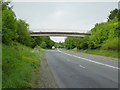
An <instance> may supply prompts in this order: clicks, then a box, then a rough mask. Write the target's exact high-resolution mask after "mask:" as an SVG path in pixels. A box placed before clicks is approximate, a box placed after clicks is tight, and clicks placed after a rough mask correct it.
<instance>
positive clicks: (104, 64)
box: [58, 50, 120, 69]
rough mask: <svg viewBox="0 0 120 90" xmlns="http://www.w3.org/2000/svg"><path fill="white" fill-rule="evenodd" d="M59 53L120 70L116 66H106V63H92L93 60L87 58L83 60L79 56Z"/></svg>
mask: <svg viewBox="0 0 120 90" xmlns="http://www.w3.org/2000/svg"><path fill="white" fill-rule="evenodd" d="M58 51H59V52H61V53H63V54H66V55H69V56H73V57H76V58H80V59H84V60H86V61H89V62H93V63H96V64H100V65H104V66H107V67H111V68H114V69H120V68H118V67H114V66H111V65H108V64H104V63H100V62H96V61H92V60H90V59H87V58H82V57H78V56H75V55H72V54H68V53H65V52H62V51H60V50H58Z"/></svg>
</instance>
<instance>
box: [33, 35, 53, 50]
mask: <svg viewBox="0 0 120 90" xmlns="http://www.w3.org/2000/svg"><path fill="white" fill-rule="evenodd" d="M54 44H55V42H54V41H52V40H51V39H50V37H46V36H42V37H33V45H32V47H35V46H36V45H38V46H41V47H43V48H44V49H47V48H48V49H51V48H52V46H54ZM44 45H45V46H44Z"/></svg>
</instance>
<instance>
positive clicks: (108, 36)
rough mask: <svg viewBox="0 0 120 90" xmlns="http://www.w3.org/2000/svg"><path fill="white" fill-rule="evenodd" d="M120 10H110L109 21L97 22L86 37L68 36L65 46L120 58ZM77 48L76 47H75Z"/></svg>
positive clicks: (69, 48)
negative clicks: (119, 55) (119, 54)
mask: <svg viewBox="0 0 120 90" xmlns="http://www.w3.org/2000/svg"><path fill="white" fill-rule="evenodd" d="M119 18H120V10H118V9H115V10H112V11H111V12H110V15H109V16H108V21H107V22H103V23H96V25H95V27H94V28H92V29H91V30H90V31H89V32H88V33H91V34H92V35H91V36H86V37H67V38H66V40H65V42H64V47H65V48H66V49H68V50H72V49H73V50H74V51H80V52H81V51H82V52H86V53H91V54H97V55H103V56H110V57H116V58H118V52H119V51H120V48H119V47H120V45H119V44H118V42H119V40H120V36H119V35H120V25H119V23H120V19H119ZM75 48H76V49H75Z"/></svg>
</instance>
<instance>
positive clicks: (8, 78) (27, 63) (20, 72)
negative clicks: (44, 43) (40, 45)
mask: <svg viewBox="0 0 120 90" xmlns="http://www.w3.org/2000/svg"><path fill="white" fill-rule="evenodd" d="M42 52H43V50H41V49H37V50H33V49H31V48H29V47H26V46H23V45H21V44H18V43H15V44H14V45H12V46H7V45H4V44H3V46H2V63H3V64H2V69H3V70H2V76H3V77H2V88H32V87H33V85H32V84H31V83H30V81H31V79H32V75H33V73H34V72H35V71H36V69H38V68H39V67H40V61H41V60H40V54H41V53H42Z"/></svg>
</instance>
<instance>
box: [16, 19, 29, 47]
mask: <svg viewBox="0 0 120 90" xmlns="http://www.w3.org/2000/svg"><path fill="white" fill-rule="evenodd" d="M28 26H29V25H28V24H27V23H26V22H25V21H24V20H21V19H20V20H17V28H16V29H17V34H18V38H17V41H18V42H19V43H21V44H24V45H26V46H31V37H30V32H29V28H28Z"/></svg>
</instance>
